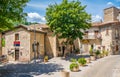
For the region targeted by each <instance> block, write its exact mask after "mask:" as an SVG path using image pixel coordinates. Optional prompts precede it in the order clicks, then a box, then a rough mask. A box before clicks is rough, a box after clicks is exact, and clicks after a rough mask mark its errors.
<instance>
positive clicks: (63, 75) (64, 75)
mask: <svg viewBox="0 0 120 77" xmlns="http://www.w3.org/2000/svg"><path fill="white" fill-rule="evenodd" d="M61 77H70V73H69V72H67V71H61Z"/></svg>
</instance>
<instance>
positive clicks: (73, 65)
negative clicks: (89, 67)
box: [70, 63, 79, 71]
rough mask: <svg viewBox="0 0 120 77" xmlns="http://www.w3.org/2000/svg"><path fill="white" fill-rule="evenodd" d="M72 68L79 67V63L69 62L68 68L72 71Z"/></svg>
mask: <svg viewBox="0 0 120 77" xmlns="http://www.w3.org/2000/svg"><path fill="white" fill-rule="evenodd" d="M73 68H76V69H78V68H79V65H78V64H77V63H71V64H70V70H71V71H73Z"/></svg>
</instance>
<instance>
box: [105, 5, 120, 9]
mask: <svg viewBox="0 0 120 77" xmlns="http://www.w3.org/2000/svg"><path fill="white" fill-rule="evenodd" d="M110 8H115V9H118V8H117V7H115V6H111V7H108V8H105V9H104V10H107V9H110Z"/></svg>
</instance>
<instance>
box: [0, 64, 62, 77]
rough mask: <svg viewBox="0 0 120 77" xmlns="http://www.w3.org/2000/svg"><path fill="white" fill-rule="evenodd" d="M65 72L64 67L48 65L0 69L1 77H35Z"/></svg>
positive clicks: (14, 65) (16, 65)
mask: <svg viewBox="0 0 120 77" xmlns="http://www.w3.org/2000/svg"><path fill="white" fill-rule="evenodd" d="M60 70H63V68H62V65H58V64H53V63H48V64H44V63H42V64H8V65H6V66H3V67H0V77H33V76H32V75H41V74H48V75H51V74H52V72H57V71H60Z"/></svg>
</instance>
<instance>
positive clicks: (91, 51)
mask: <svg viewBox="0 0 120 77" xmlns="http://www.w3.org/2000/svg"><path fill="white" fill-rule="evenodd" d="M89 53H90V55H91V56H92V55H93V48H92V47H91V48H90V50H89Z"/></svg>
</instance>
